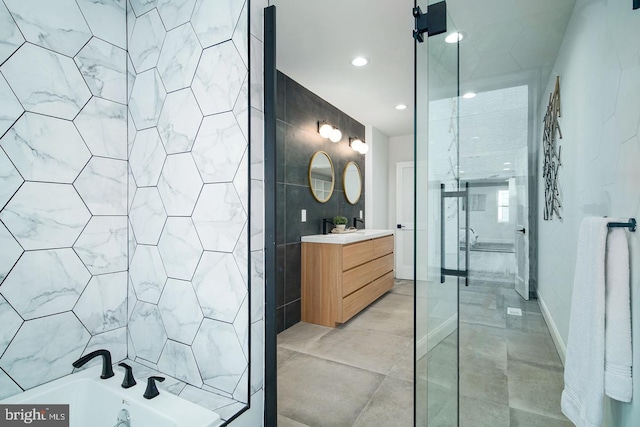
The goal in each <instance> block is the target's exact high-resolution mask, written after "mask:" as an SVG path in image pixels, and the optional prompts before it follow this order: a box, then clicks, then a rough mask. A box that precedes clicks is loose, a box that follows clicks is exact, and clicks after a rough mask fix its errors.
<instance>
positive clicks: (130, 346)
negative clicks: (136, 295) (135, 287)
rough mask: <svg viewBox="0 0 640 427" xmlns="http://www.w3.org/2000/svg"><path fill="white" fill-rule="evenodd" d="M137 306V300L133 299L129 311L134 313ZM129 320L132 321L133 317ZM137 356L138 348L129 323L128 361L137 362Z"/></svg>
mask: <svg viewBox="0 0 640 427" xmlns="http://www.w3.org/2000/svg"><path fill="white" fill-rule="evenodd" d="M135 306H136V300H135V299H133V300H132V302H131V304H129V310H130V311H132V312H133V309H134V308H135ZM129 320H131V315H129ZM136 357H138V356H137V354H136V348H135V345H134V344H133V339H132V338H131V328H129V324H128V323H127V359H130V360H132V361H133V360H135V359H136Z"/></svg>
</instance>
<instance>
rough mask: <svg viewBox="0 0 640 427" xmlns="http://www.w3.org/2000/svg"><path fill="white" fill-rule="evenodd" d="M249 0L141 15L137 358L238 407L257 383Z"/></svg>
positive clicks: (136, 74) (192, 1)
mask: <svg viewBox="0 0 640 427" xmlns="http://www.w3.org/2000/svg"><path fill="white" fill-rule="evenodd" d="M248 7H249V4H248V2H246V1H245V0H144V1H143V0H131V1H130V3H129V4H128V12H127V17H128V18H127V26H128V29H127V31H128V34H129V49H128V62H129V64H130V70H129V71H130V75H129V81H130V84H131V85H132V87H131V92H130V98H129V113H130V114H129V117H128V120H129V136H128V146H129V167H130V169H129V183H130V186H129V206H130V207H129V229H130V232H129V239H130V241H129V248H130V249H129V256H130V269H129V290H128V293H129V313H128V314H129V321H128V324H129V328H128V332H129V335H128V357H129V358H130V359H132V360H134V361H135V362H137V363H139V364H141V365H144V366H146V367H147V368H150V369H152V370H155V371H159V372H161V373H162V374H165V375H169V376H171V377H173V379H174V380H177V381H178V382H179V383H181V384H182V385H181V386H174V385H172V387H171V389H172V391H173V392H176V393H179V394H180V395H181V396H183V397H185V398H187V399H189V400H193V401H195V402H197V403H199V404H201V405H203V406H206V407H208V408H210V409H216V410H217V409H219V408H221V407H227V413H226V414H225V417H227V416H233V415H234V414H235V412H234V411H237V410H239V409H242V408H243V407H244V406H245V404H246V403H248V401H249V393H250V389H249V358H250V354H249V348H250V346H249V328H250V317H249V316H250V313H249V295H250V294H249V292H248V287H249V283H250V280H249V274H250V273H249V224H248V219H249V146H248V140H249V117H250V116H249V96H250V91H249V72H248V69H249V67H248V66H249V59H248V37H249V33H248V21H249V16H248V10H247V9H248ZM260 108H261V104H260ZM259 149H260V150H262V146H260V148H259ZM252 229H253V228H252ZM263 246H264V245H263V243H262V242H259V244H258V246H257V248H258V249H260V250H261V249H262V248H263ZM260 304H262V301H261V302H260ZM259 366H260V365H259ZM261 376H262V372H260V377H261Z"/></svg>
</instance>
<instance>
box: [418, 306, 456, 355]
mask: <svg viewBox="0 0 640 427" xmlns="http://www.w3.org/2000/svg"><path fill="white" fill-rule="evenodd" d="M457 325H458V316H457V315H453V316H451V318H449V319H447V320H446V321H445V322H443V323H442V324H441V325H440V326H438V327H437V328H435V329H434V330H433V331H431V332H429V334H428V335H427V336H426V337H422V338H420V339H419V340H418V342H417V343H416V359H420V358H422V357H424V356H425V355H426V354H427V353H428V352H429V351H431V349H432V348H434V347H435V346H436V345H438V344H439V343H440V341H442V340H443V339H445V338H446V337H448V336H449V335H451V333H452V332H453V331H455V330H456V326H457Z"/></svg>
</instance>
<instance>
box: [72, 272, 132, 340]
mask: <svg viewBox="0 0 640 427" xmlns="http://www.w3.org/2000/svg"><path fill="white" fill-rule="evenodd" d="M73 312H74V313H75V314H76V316H78V319H80V321H81V322H82V323H83V324H84V326H85V328H87V330H88V331H89V332H91V334H92V335H96V334H100V333H103V332H107V331H112V330H114V329H118V328H122V327H123V326H126V325H127V272H126V271H123V272H120V273H112V274H102V275H100V276H93V277H92V278H91V280H90V281H89V284H88V285H87V288H86V289H85V290H84V292H83V293H82V296H81V297H80V299H79V300H78V304H76V306H75V307H74V308H73ZM123 338H124V336H123Z"/></svg>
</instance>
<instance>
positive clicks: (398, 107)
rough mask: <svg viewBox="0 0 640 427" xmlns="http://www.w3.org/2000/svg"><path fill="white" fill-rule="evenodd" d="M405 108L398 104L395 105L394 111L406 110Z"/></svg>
mask: <svg viewBox="0 0 640 427" xmlns="http://www.w3.org/2000/svg"><path fill="white" fill-rule="evenodd" d="M406 109H407V106H406V105H404V104H398V105H396V110H406Z"/></svg>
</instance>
